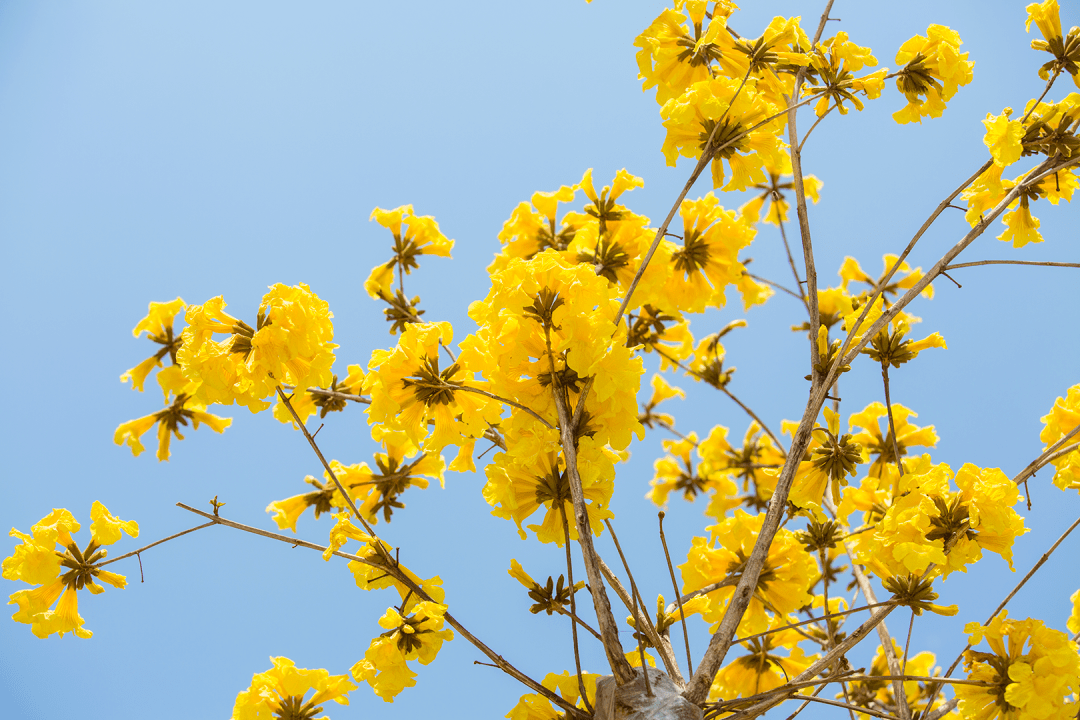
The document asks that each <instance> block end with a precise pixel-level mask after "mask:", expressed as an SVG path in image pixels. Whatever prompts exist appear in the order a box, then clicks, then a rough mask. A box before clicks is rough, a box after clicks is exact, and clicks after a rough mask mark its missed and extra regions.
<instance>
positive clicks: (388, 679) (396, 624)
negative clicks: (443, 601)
mask: <svg viewBox="0 0 1080 720" xmlns="http://www.w3.org/2000/svg"><path fill="white" fill-rule="evenodd" d="M412 610H413V611H412V612H411V613H408V614H406V615H402V611H399V610H397V609H395V608H387V610H386V613H385V614H384V615H383V616H382V617H381V618H379V625H381V626H382V627H383V628H385V629H386V632H384V633H383V634H382V635H380V636H379V637H377V638H375V639H374V640H372V641H371V645H370V646H369V647H368V649H367V652H366V653H364V659H363V660H360V661H359V662H358V663H356V664H355V665H353V666H352V670H351V672H352V676H353V679H355V680H356V682H366V683H368V684H369V685H371V688H372V689H373V690H374V691H375V694H376V695H378V696H379V697H381V698H382V699H383V700H385V701H386V702H393V701H394V698H395V697H396V696H397V695H398V693H400V692H401V691H402V690H404V689H405V688H407V687H412V686H413V685H415V684H416V680H415V679H414V678H415V677H416V673H415V672H414V671H413V670H412V669H411V668H410V667H409V666H408V664H407V661H409V660H419V661H420V663H421V664H423V665H427V664H429V663H430V662H431V661H433V660H434V659H435V656H436V655H438V653H439V649H440V648H441V647H442V644H443V642H444V641H446V640H452V639H453V637H454V631H453V630H450V629H449V628H448V629H445V630H444V629H443V623H444V622H445V620H444V615H445V614H446V606H445V605H440V604H439V603H435V602H427V601H424V602H418V603H416V605H414V606H413V608H412Z"/></svg>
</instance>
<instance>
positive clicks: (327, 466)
mask: <svg viewBox="0 0 1080 720" xmlns="http://www.w3.org/2000/svg"><path fill="white" fill-rule="evenodd" d="M277 394H278V397H279V398H281V402H282V403H284V404H285V407H287V408H288V409H289V413H290V414H291V415H292V416H293V420H294V421H296V424H297V425H299V426H300V430H301V431H303V433H304V437H305V438H306V439H307V441H308V445H311V449H312V450H314V451H315V455H316V456H318V458H319V461H320V462H321V463H322V465H323V468H324V469H325V470H326V474H327V475H328V476H329V477H330V479H331V480H333V481H334V485H336V486H337V489H338V492H340V493H341V497H343V498H344V499H345V502H346V503H348V505H349V509H350V510H352V511H353V515H355V516H356V519H357V520H359V521H360V524H361V525H363V526H364V530H365V531H366V532H367V534H368V535H371V536H372V537H373V538H378V535H377V534H376V533H375V531H374V530H373V529H372V528H371V526H370V525H368V522H367V520H365V519H364V516H363V515H361V514H360V509H359V508H357V507H356V503H355V502H353V499H352V495H350V494H349V493H348V492H347V491H346V490H345V486H344V485H342V484H341V481H340V480H338V478H337V474H336V473H335V472H334V470H333V468H331V467H330V463H328V462H326V458H325V457H323V454H322V450H320V449H319V445H318V443H316V442H315V438H314V437H312V436H311V433H309V432H308V429H307V425H305V424H304V421H303V420H301V419H300V416H299V415H297V414H296V410H295V409H294V408H293V406H292V403H291V402H290V401H289V398H288V397H286V395H285V391H284V390H282V389H281V386H280V385H279V386H278V388H277ZM379 547H381V545H380V546H379Z"/></svg>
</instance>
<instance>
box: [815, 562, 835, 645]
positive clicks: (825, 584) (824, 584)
mask: <svg viewBox="0 0 1080 720" xmlns="http://www.w3.org/2000/svg"><path fill="white" fill-rule="evenodd" d="M818 558H819V559H820V560H821V588H822V590H821V593H822V595H824V596H825V612H829V576H828V574H827V573H826V572H825V571H826V569H827V568H828V560H827V558H826V557H825V548H818ZM825 636H826V637H827V638H828V640H829V644H828V645H826V646H825V649H826V650H828V649H829V648H831V647H832V646H833V644H834V643H835V642H836V639H835V638H833V630H832V621H831V620H826V621H825Z"/></svg>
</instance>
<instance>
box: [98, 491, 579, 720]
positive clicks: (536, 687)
mask: <svg viewBox="0 0 1080 720" xmlns="http://www.w3.org/2000/svg"><path fill="white" fill-rule="evenodd" d="M176 505H177V507H181V508H183V509H184V510H187V511H188V512H192V513H195V514H196V515H201V516H202V517H204V518H206V519H207V520H210V524H212V525H224V526H226V527H231V528H234V529H236V530H243V531H244V532H248V533H253V534H255V535H261V536H262V537H266V538H270V539H271V540H278V541H280V542H283V543H286V544H288V545H292V546H293V547H303V548H308V549H311V550H317V551H319V552H326V550H327V548H326V547H324V546H322V545H316V544H315V543H312V542H308V541H306V540H299V539H297V538H293V537H289V536H287V535H281V534H279V533H273V532H268V531H266V530H261V529H259V528H256V527H252V526H250V525H244V524H242V523H238V522H233V521H232V520H226V519H225V518H223V517H220V516H218V515H211V514H210V513H207V512H203V511H202V510H196V509H195V508H193V507H190V506H188V505H185V504H184V503H176ZM333 554H334V555H337V556H338V557H342V558H345V559H346V560H352V561H353V562H358V563H362V564H364V565H370V566H372V567H377V568H379V569H380V570H384V571H385V572H387V574H389V575H390V576H391V577H393V578H394V579H395V580H397V581H398V582H400V583H401V584H402V585H404V586H406V587H407V588H409V590H411V591H412V592H413V593H415V594H416V595H417V596H418V597H420V598H421V599H423V600H426V601H432V598H431V596H430V595H428V594H427V592H425V591H424V589H423V588H422V587H420V586H419V585H417V584H416V583H415V582H414V581H413V580H411V579H410V578H409V577H408V576H407V575H405V574H404V573H402V572H401V571H400V570H397V569H396V568H395V567H388V566H386V565H383V564H381V563H377V562H373V561H371V560H369V559H367V558H362V557H359V556H357V555H350V554H349V553H344V552H341V551H339V550H335V551H333ZM117 560H119V558H117ZM443 617H444V618H445V620H446V622H447V624H448V625H450V627H452V628H454V629H455V630H457V632H458V633H459V634H460V635H461V636H462V637H463V638H465V639H466V640H467V641H469V642H470V643H472V644H473V645H474V646H475V647H476V648H477V649H478V650H480V652H482V653H484V654H485V655H487V656H488V658H489V659H491V661H492V662H494V663H495V665H496V666H498V668H499V669H500V670H502V671H503V672H505V673H506V674H507V675H510V676H511V677H513V678H515V679H516V680H518V681H519V682H520V683H522V684H523V685H525V686H526V687H528V688H529V689H530V690H532V691H533V692H537V693H539V694H541V695H543V696H544V697H545V698H547V699H548V700H549V701H551V702H552V703H554V704H556V705H558V706H559V707H561V708H562V709H563V710H565V711H566V712H567V713H568V714H569V715H570V716H571V717H574V718H576V719H577V720H590V716H588V715H585V714H584V713H582V712H581V710H580V709H579V708H577V707H575V706H574V705H573V703H570V702H568V701H567V700H566V699H564V698H563V697H562V696H560V695H558V694H557V693H554V692H552V691H551V690H548V689H547V688H546V687H544V686H543V685H541V684H540V683H538V682H536V681H535V680H533V679H532V678H531V677H529V676H528V675H526V674H525V673H523V672H521V671H520V670H518V669H517V668H515V667H514V666H513V665H511V664H510V663H508V662H507V661H506V660H504V659H503V657H502V656H501V655H498V654H497V653H496V652H495V651H494V650H492V649H491V648H489V647H488V646H487V645H485V644H484V643H483V642H481V641H480V640H479V638H477V637H476V636H475V635H473V634H472V633H470V632H469V631H468V630H466V629H465V627H464V626H462V624H461V623H460V622H458V621H457V619H456V618H454V617H453V616H452V615H451V614H450V613H446V614H445V615H444V616H443Z"/></svg>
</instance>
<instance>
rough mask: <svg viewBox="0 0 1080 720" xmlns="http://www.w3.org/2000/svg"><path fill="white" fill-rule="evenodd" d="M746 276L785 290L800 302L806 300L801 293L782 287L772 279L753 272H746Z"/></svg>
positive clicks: (782, 290)
mask: <svg viewBox="0 0 1080 720" xmlns="http://www.w3.org/2000/svg"><path fill="white" fill-rule="evenodd" d="M746 276H747V277H751V278H753V279H755V280H757V281H758V282H763V283H765V284H766V285H768V286H770V287H774V288H776V289H777V290H779V291H781V292H786V293H787V294H788V295H790V296H791V297H793V298H795V299H796V300H798V301H799V302H801V303H805V302H806V298H804V297H803V296H802V295H799V294H798V293H796V292H794V291H792V290H791V289H790V288H786V287H784V286H783V285H781V284H780V283H777V282H773V281H772V280H766V279H765V278H763V277H761V276H760V275H755V274H754V273H746Z"/></svg>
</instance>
